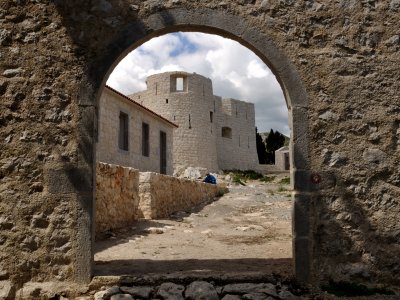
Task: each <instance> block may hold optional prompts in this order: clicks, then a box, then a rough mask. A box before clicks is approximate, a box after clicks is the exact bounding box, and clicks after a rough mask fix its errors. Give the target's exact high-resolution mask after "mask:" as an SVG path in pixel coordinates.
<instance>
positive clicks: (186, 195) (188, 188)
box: [95, 163, 226, 234]
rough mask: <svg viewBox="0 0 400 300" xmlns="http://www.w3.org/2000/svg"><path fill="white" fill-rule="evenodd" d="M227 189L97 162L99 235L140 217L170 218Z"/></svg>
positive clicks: (97, 221)
mask: <svg viewBox="0 0 400 300" xmlns="http://www.w3.org/2000/svg"><path fill="white" fill-rule="evenodd" d="M222 191H223V192H225V191H226V188H225V187H224V186H221V185H214V184H206V183H203V182H197V181H192V180H188V179H180V178H176V177H171V176H167V175H162V174H159V173H152V172H139V171H138V170H135V169H132V168H127V167H122V166H117V165H110V164H106V163H97V170H96V220H95V221H96V234H99V233H101V232H104V231H107V230H110V229H117V228H122V227H126V226H129V225H131V224H132V223H133V222H134V221H137V220H138V219H140V218H146V219H157V218H163V217H168V216H169V215H170V214H172V213H173V212H177V211H184V210H187V209H190V208H191V207H193V206H195V205H197V204H200V203H202V202H204V201H209V200H212V199H214V197H216V196H217V195H219V193H221V192H222Z"/></svg>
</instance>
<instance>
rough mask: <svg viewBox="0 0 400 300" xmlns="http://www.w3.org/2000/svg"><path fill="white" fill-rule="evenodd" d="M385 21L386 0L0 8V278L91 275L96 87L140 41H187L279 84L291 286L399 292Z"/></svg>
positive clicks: (399, 228) (392, 34)
mask: <svg viewBox="0 0 400 300" xmlns="http://www.w3.org/2000/svg"><path fill="white" fill-rule="evenodd" d="M399 12H400V5H399V1H398V0H382V1H375V0H370V1H350V0H339V1H291V0H286V1H278V0H269V1H267V0H262V1H261V0H257V1H247V0H246V1H244V0H243V1H222V2H221V1H220V0H205V1H190V0H180V1H158V0H148V1H138V0H130V1H128V0H120V1H107V0H104V1H84V2H83V1H78V0H70V1H26V0H21V1H13V0H3V1H2V2H1V8H0V23H1V26H0V28H1V29H0V44H1V47H2V48H1V49H2V53H1V56H0V96H1V98H2V101H1V103H0V141H1V143H0V147H1V151H0V179H1V180H0V211H1V217H0V220H1V221H0V228H1V232H0V270H1V278H2V279H4V280H5V281H9V282H11V283H12V284H13V285H15V286H17V287H20V286H22V285H23V284H24V283H26V282H29V281H36V282H44V281H67V282H68V281H70V282H79V283H87V282H88V281H89V280H90V279H91V275H92V258H93V252H92V240H93V234H92V233H93V230H92V227H93V214H92V212H93V204H94V178H95V176H94V174H95V173H94V171H95V155H94V153H95V147H96V146H95V137H96V130H97V128H96V124H97V122H96V117H97V110H98V99H99V97H100V94H101V92H102V89H103V87H104V84H105V82H106V80H107V78H108V76H109V74H110V72H111V71H112V70H113V68H114V66H115V65H116V64H117V63H118V62H119V61H120V60H121V59H122V58H123V57H124V56H125V55H126V54H127V53H128V52H129V51H130V50H132V49H134V48H136V47H137V46H138V45H140V44H142V43H144V42H145V41H147V40H149V39H150V38H152V37H155V36H158V35H162V34H165V33H167V32H176V31H185V30H187V31H196V30H197V31H202V32H208V33H214V34H219V35H221V36H224V37H227V38H232V39H235V40H237V41H239V42H241V43H242V44H243V45H245V46H248V47H249V48H250V49H252V50H253V51H254V52H255V53H256V54H257V55H259V56H260V58H261V59H262V60H263V61H264V62H265V63H266V64H267V65H268V66H269V67H271V69H272V71H273V72H274V74H275V75H276V77H277V79H278V81H279V82H280V84H281V86H282V90H283V92H284V95H285V98H286V101H287V105H288V108H289V122H290V126H291V128H292V144H291V146H290V148H291V153H292V154H293V155H292V158H291V160H292V161H291V165H292V168H293V174H292V178H293V187H294V190H295V196H294V199H293V202H294V209H293V247H294V252H293V255H294V260H295V263H294V265H295V270H296V278H297V279H298V280H300V281H306V282H310V283H312V284H314V285H317V286H319V284H320V283H322V282H326V281H328V280H330V279H333V280H356V281H359V282H365V283H370V284H378V283H382V284H387V285H390V284H391V285H400V279H399V278H400V273H399V272H400V271H399V270H400V261H399V259H398V257H399V256H400V247H399V243H398V241H399V238H400V236H399V232H400V223H399V222H398V216H399V214H400V203H399V200H398V199H400V175H399V172H398V170H399V168H400V165H399V162H400V131H399V129H400V117H399V116H400V109H399V103H400V95H399V93H398V91H399V90H400V80H399V67H398V66H399V64H400V56H399V50H400V37H399V32H398V28H399V26H398V25H399V23H400V13H399Z"/></svg>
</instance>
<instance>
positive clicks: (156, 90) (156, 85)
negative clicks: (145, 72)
mask: <svg viewBox="0 0 400 300" xmlns="http://www.w3.org/2000/svg"><path fill="white" fill-rule="evenodd" d="M157 92H158V83H156V95H157Z"/></svg>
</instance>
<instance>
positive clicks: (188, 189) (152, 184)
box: [139, 172, 225, 219]
mask: <svg viewBox="0 0 400 300" xmlns="http://www.w3.org/2000/svg"><path fill="white" fill-rule="evenodd" d="M221 190H222V191H225V187H223V186H220V185H215V184H208V183H203V182H196V181H192V180H188V179H180V178H176V177H171V176H166V175H161V174H157V173H151V172H145V173H140V188H139V194H140V199H141V200H140V210H141V211H142V212H143V216H144V217H145V218H146V219H156V218H162V217H167V216H169V215H170V214H171V213H173V212H177V211H185V210H187V209H190V208H191V207H193V206H195V205H197V204H199V203H202V202H204V201H208V200H212V199H213V198H214V197H216V196H217V195H218V194H219V193H220V192H221Z"/></svg>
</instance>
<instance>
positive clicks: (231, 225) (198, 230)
mask: <svg viewBox="0 0 400 300" xmlns="http://www.w3.org/2000/svg"><path fill="white" fill-rule="evenodd" d="M282 177H283V176H282V175H281V176H277V177H276V178H275V180H274V182H271V183H265V182H260V181H248V182H247V183H246V186H242V185H237V184H232V183H230V184H229V189H230V192H229V193H226V194H225V195H224V196H222V197H220V198H218V199H215V201H214V202H211V203H203V204H202V205H199V206H197V207H193V209H192V210H191V211H187V212H177V213H175V214H174V215H172V216H170V218H168V219H161V220H141V221H138V222H137V223H136V224H134V226H132V227H130V228H124V229H122V230H119V231H115V232H110V233H109V235H108V237H107V238H103V239H101V240H99V241H97V242H96V247H95V249H96V253H95V274H96V275H124V274H129V275H139V274H170V273H196V274H214V275H216V274H228V273H231V274H237V273H249V272H250V273H251V272H253V273H254V272H256V273H260V274H264V273H268V274H272V273H280V274H282V275H284V276H291V274H292V259H291V257H292V245H291V197H290V191H289V186H287V185H284V184H280V183H279V182H280V180H281V179H282ZM219 179H220V178H219Z"/></svg>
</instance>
